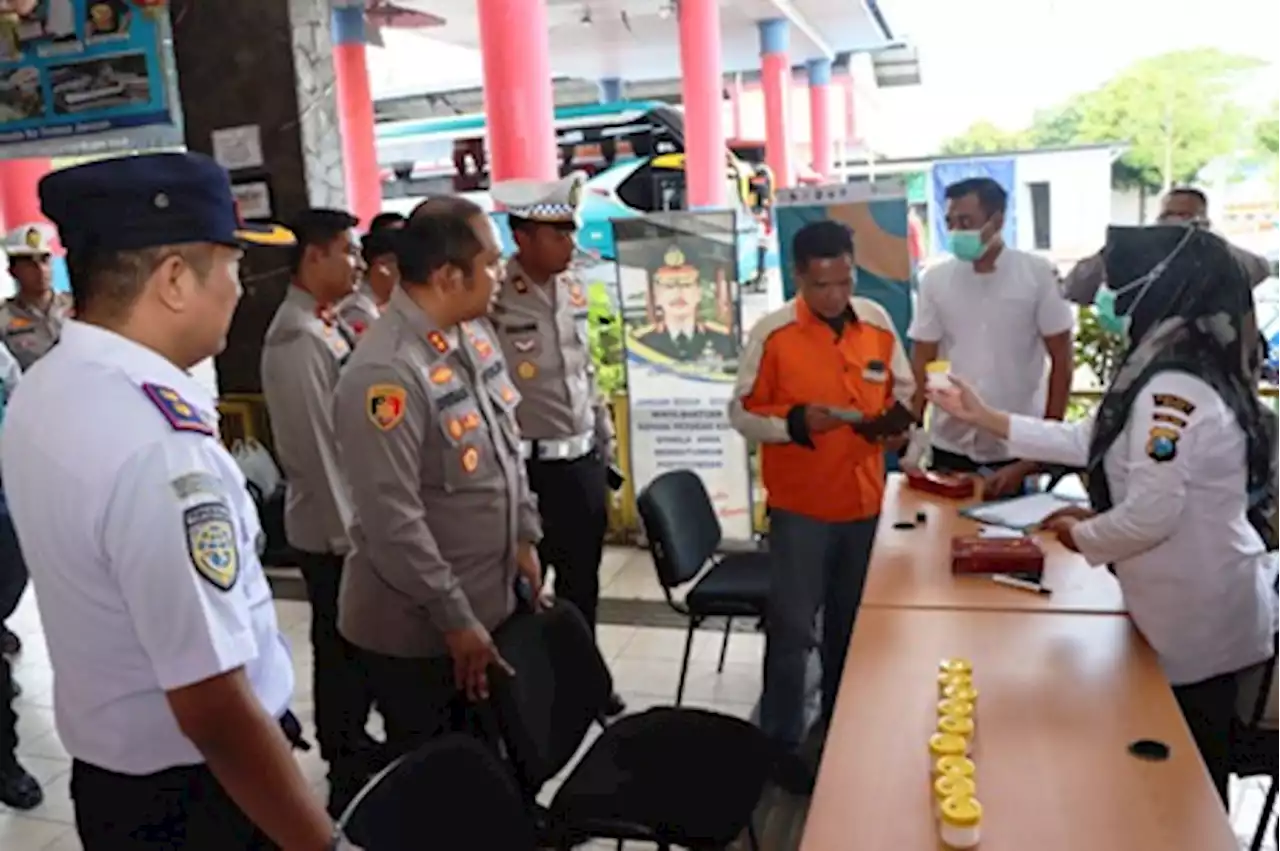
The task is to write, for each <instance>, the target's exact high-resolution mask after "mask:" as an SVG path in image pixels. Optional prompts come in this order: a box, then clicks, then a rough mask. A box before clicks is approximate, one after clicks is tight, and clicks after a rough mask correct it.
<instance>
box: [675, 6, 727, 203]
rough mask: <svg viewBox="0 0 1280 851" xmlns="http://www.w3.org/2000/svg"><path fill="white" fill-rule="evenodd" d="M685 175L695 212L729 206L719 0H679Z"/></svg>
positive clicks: (689, 201)
mask: <svg viewBox="0 0 1280 851" xmlns="http://www.w3.org/2000/svg"><path fill="white" fill-rule="evenodd" d="M677 8H678V9H679V18H680V73H681V81H680V90H681V95H682V97H683V98H684V128H685V136H684V171H685V181H686V187H687V195H688V206H689V209H691V210H696V209H705V208H717V207H726V206H728V203H729V199H728V193H727V191H726V190H727V188H728V182H727V180H726V178H725V168H726V163H727V157H726V154H725V151H726V147H725V138H724V110H723V107H722V92H721V85H722V84H723V83H722V78H723V70H722V69H723V63H722V62H721V57H720V5H719V2H718V0H680V3H679V4H677Z"/></svg>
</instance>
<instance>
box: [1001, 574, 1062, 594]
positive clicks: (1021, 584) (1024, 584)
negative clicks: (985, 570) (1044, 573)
mask: <svg viewBox="0 0 1280 851" xmlns="http://www.w3.org/2000/svg"><path fill="white" fill-rule="evenodd" d="M991 581H992V582H998V583H1000V584H1001V585H1008V586H1009V587H1010V588H1020V589H1021V590H1023V591H1030V592H1031V593H1032V594H1052V593H1053V591H1052V590H1051V589H1049V588H1046V587H1044V586H1043V585H1041V584H1040V583H1039V582H1028V581H1027V580H1025V579H1017V578H1015V577H1012V576H1005V575H1004V574H1003V573H997V574H995V575H993V576H992V577H991Z"/></svg>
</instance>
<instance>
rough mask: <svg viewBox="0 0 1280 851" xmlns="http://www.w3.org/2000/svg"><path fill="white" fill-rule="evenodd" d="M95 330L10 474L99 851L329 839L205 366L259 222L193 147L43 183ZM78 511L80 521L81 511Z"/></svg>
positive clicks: (69, 348) (36, 384)
mask: <svg viewBox="0 0 1280 851" xmlns="http://www.w3.org/2000/svg"><path fill="white" fill-rule="evenodd" d="M40 200H41V204H42V206H43V209H44V212H45V214H46V215H47V216H49V218H50V219H52V220H53V221H55V222H56V223H57V224H58V227H59V230H60V232H61V236H62V242H63V245H65V246H66V248H67V256H68V267H69V268H70V270H71V288H72V293H73V294H74V296H75V299H76V308H77V317H78V319H77V320H73V321H69V322H67V324H66V325H65V326H64V328H63V332H62V336H61V339H60V341H59V343H58V345H57V346H56V347H54V348H53V349H52V350H50V352H49V353H48V354H47V355H46V356H45V358H44V359H43V362H42V363H41V365H40V368H39V369H37V370H34V371H33V372H32V373H31V374H30V375H29V376H27V377H26V378H25V379H24V380H23V382H22V384H21V385H20V387H19V388H18V390H17V392H16V393H15V394H14V397H13V400H12V402H11V403H10V404H9V407H8V409H7V410H6V411H5V435H4V442H3V464H4V476H5V486H6V488H7V490H8V495H9V497H10V500H11V502H10V505H11V509H12V512H13V520H14V525H15V526H16V528H17V530H18V535H19V537H20V538H21V540H22V547H23V552H24V555H25V556H26V559H27V563H28V566H29V568H30V571H31V580H32V583H33V584H34V586H35V590H36V597H37V600H38V601H39V603H40V613H41V616H42V619H43V621H44V626H45V638H46V640H47V642H48V645H49V657H50V661H51V662H52V664H53V670H54V675H55V676H54V696H53V699H54V705H55V709H56V714H57V722H58V735H59V737H60V738H61V740H62V742H63V744H64V745H65V746H66V749H67V751H68V753H70V755H71V758H72V766H71V798H72V800H73V801H74V803H75V815H76V829H77V832H78V833H79V837H80V841H81V843H82V844H83V846H84V848H85V849H86V851H170V849H176V848H182V849H185V851H245V849H253V851H259V850H261V851H267V849H275V848H277V847H283V848H290V849H294V848H296V849H313V851H321V850H322V849H325V848H329V847H332V846H333V844H334V843H333V838H334V837H333V835H334V830H333V826H332V824H331V822H330V820H329V818H328V817H327V816H326V815H325V812H324V809H323V807H322V806H321V805H320V802H319V801H318V800H317V799H316V798H315V796H314V794H313V793H312V791H311V789H310V786H309V784H308V783H307V781H306V779H305V778H304V777H303V775H302V772H301V771H299V769H298V766H297V764H296V763H295V762H294V760H293V756H292V754H291V753H290V750H289V743H288V741H287V739H286V736H285V735H284V734H283V733H282V729H281V725H280V724H279V723H278V722H277V719H283V717H284V716H285V714H286V711H287V707H288V704H289V700H290V697H291V695H292V692H293V663H292V662H291V661H290V659H289V653H288V649H287V647H286V645H285V642H284V639H283V638H282V637H281V635H280V632H279V629H278V627H277V624H276V616H275V608H274V605H273V603H272V599H271V589H270V587H269V586H268V585H267V581H266V577H265V575H264V573H263V570H262V565H261V564H260V563H259V562H258V557H257V551H256V548H255V539H256V537H257V536H258V534H259V533H260V526H259V524H258V517H257V512H256V511H255V510H254V506H253V503H252V501H251V500H250V498H249V495H248V492H247V491H246V489H245V480H244V476H243V474H242V473H241V472H240V469H239V467H238V466H237V465H236V462H235V460H234V459H233V458H232V457H231V455H230V453H229V452H227V450H226V449H225V448H224V447H223V445H222V443H221V441H219V439H218V431H217V411H216V400H215V399H214V398H213V396H212V395H211V394H210V393H209V391H208V390H206V389H205V388H204V387H203V386H202V385H201V384H200V383H199V382H197V381H195V380H194V379H193V378H192V377H191V376H190V374H189V373H188V370H190V369H191V367H192V366H193V365H195V364H196V363H199V362H201V361H203V360H205V359H206V358H209V357H212V356H213V355H215V354H217V353H218V352H220V351H221V350H222V348H223V346H224V345H225V343H226V335H227V329H228V327H229V326H230V324H231V317H232V314H233V313H234V311H235V307H236V303H237V302H238V301H239V298H240V281H239V271H238V267H239V260H240V256H241V247H240V246H241V242H242V241H255V242H265V243H268V244H288V242H290V241H291V240H292V236H291V235H290V234H288V232H287V231H285V232H283V233H281V232H280V231H279V230H276V231H268V232H248V231H246V230H245V229H244V228H243V226H241V225H239V224H238V223H237V220H236V214H235V206H234V201H233V200H232V196H231V184H230V180H229V179H228V177H227V173H226V172H225V171H223V170H222V168H220V167H219V166H218V165H217V164H216V163H214V162H213V160H212V159H210V158H208V157H205V156H201V155H197V154H156V155H151V156H141V157H125V158H122V159H117V160H104V161H100V162H95V163H91V164H88V165H83V166H76V167H73V168H69V169H64V170H61V171H57V172H55V173H53V174H52V175H49V176H48V177H46V178H45V179H44V180H43V181H42V182H41V184H40ZM68 506H74V507H75V510H73V511H68Z"/></svg>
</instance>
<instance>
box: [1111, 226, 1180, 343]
mask: <svg viewBox="0 0 1280 851" xmlns="http://www.w3.org/2000/svg"><path fill="white" fill-rule="evenodd" d="M1190 239H1191V233H1190V231H1188V233H1187V235H1186V236H1184V237H1183V238H1182V240H1181V241H1180V242H1179V243H1178V244H1177V245H1176V246H1174V249H1173V251H1170V252H1169V256H1168V257H1166V258H1164V259H1163V260H1161V261H1160V262H1159V263H1157V264H1156V265H1155V267H1154V268H1152V270H1151V271H1150V272H1148V273H1147V274H1145V275H1143V276H1142V277H1140V278H1135V279H1134V280H1132V281H1130V282H1129V283H1127V284H1125V285H1123V286H1120V287H1112V286H1111V285H1110V284H1106V283H1104V284H1103V285H1102V286H1101V287H1100V288H1099V289H1098V294H1097V295H1096V296H1095V297H1094V299H1093V312H1094V314H1095V315H1096V316H1097V317H1098V325H1100V326H1101V327H1102V330H1103V331H1106V332H1107V333H1108V334H1114V335H1115V336H1117V337H1123V338H1124V339H1125V340H1128V338H1129V328H1130V326H1132V325H1133V311H1134V310H1136V309H1137V307H1138V302H1140V301H1142V299H1143V297H1144V296H1145V295H1146V294H1147V290H1149V289H1151V285H1152V284H1154V283H1155V282H1156V281H1157V280H1159V278H1160V276H1161V275H1163V274H1164V273H1165V270H1166V269H1168V268H1169V263H1170V262H1172V261H1173V258H1174V257H1177V256H1178V252H1179V251H1181V250H1182V248H1183V246H1185V245H1186V244H1187V242H1189V241H1190ZM1132 290H1137V291H1138V294H1137V295H1136V296H1134V297H1133V301H1132V302H1130V303H1129V308H1128V310H1126V311H1125V312H1124V313H1120V312H1118V310H1117V308H1116V300H1117V299H1118V298H1119V297H1120V296H1121V295H1123V294H1124V293H1127V292H1130V291H1132Z"/></svg>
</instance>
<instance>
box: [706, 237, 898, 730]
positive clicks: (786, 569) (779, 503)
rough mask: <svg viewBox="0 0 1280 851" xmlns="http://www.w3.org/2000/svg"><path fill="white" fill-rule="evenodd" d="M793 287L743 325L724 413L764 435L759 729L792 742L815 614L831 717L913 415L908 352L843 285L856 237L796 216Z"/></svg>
mask: <svg viewBox="0 0 1280 851" xmlns="http://www.w3.org/2000/svg"><path fill="white" fill-rule="evenodd" d="M793 255H794V262H795V267H796V278H797V282H798V284H799V290H798V296H797V298H795V299H794V300H793V301H791V302H788V303H787V304H786V305H785V306H784V307H783V308H782V309H781V310H778V311H776V312H774V313H771V314H769V315H768V316H765V317H764V318H763V319H761V320H760V321H759V322H758V323H757V324H756V326H755V327H754V328H753V329H752V330H751V337H750V340H748V342H747V347H746V351H745V352H744V353H743V355H742V359H741V362H740V365H739V372H738V379H737V384H736V386H735V388H734V394H733V400H732V401H731V402H730V405H729V418H730V422H732V424H733V427H734V428H735V429H737V430H738V431H739V432H741V433H742V435H743V436H744V437H746V438H747V439H748V440H752V441H755V442H757V443H759V444H760V454H761V462H762V466H763V473H764V485H765V489H766V491H767V492H768V500H769V517H770V522H769V551H770V554H771V555H772V557H773V561H774V568H773V570H774V573H773V586H772V589H771V591H770V597H769V606H768V621H767V646H766V650H765V662H764V696H763V697H762V699H761V703H760V726H761V727H762V728H763V729H764V731H765V733H767V734H768V735H769V736H770V737H771V738H773V739H774V740H775V741H777V742H779V743H780V744H782V745H784V746H786V747H789V748H792V749H794V748H795V747H797V746H798V745H799V744H800V741H801V739H802V738H803V736H804V732H805V731H804V698H805V694H804V679H805V667H806V661H807V658H808V655H809V650H810V648H811V647H812V645H813V630H814V619H815V617H816V616H817V614H818V611H819V610H822V611H823V623H822V646H821V656H822V709H823V713H824V718H829V717H830V714H831V709H832V707H833V705H834V704H835V697H836V688H837V686H838V685H839V683H840V672H841V670H842V669H843V668H844V658H845V652H846V650H847V648H848V644H849V636H850V634H851V633H852V632H853V622H854V617H855V615H856V614H857V610H858V604H859V602H860V601H861V599H862V586H863V583H864V581H865V580H866V576H867V564H868V561H869V560H870V556H871V544H872V541H873V540H874V539H875V533H876V524H877V522H878V521H879V519H880V503H881V501H882V500H883V497H884V480H885V468H884V453H885V448H886V447H885V443H886V441H890V440H895V439H899V438H900V437H901V435H902V434H903V433H905V432H906V431H907V430H908V429H909V428H910V427H911V425H912V423H913V420H914V418H913V416H912V414H911V413H910V407H909V406H910V404H911V396H912V392H913V391H914V388H915V382H914V379H913V378H912V374H911V362H910V361H909V360H908V358H907V354H906V351H905V350H904V349H903V347H902V342H901V341H900V340H899V339H898V335H897V333H896V332H895V331H894V329H893V322H892V321H891V320H890V318H889V315H888V314H887V313H886V312H885V310H884V308H882V307H880V306H879V305H878V304H876V303H875V302H873V301H870V300H869V299H865V298H859V297H857V296H854V295H853V286H854V268H855V267H854V262H853V235H852V233H850V231H849V229H848V228H847V227H845V226H844V225H842V224H840V223H838V222H832V221H824V222H815V223H813V224H809V225H806V226H805V227H803V228H802V229H801V230H800V231H799V232H797V233H796V236H795V239H794V242H793Z"/></svg>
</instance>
